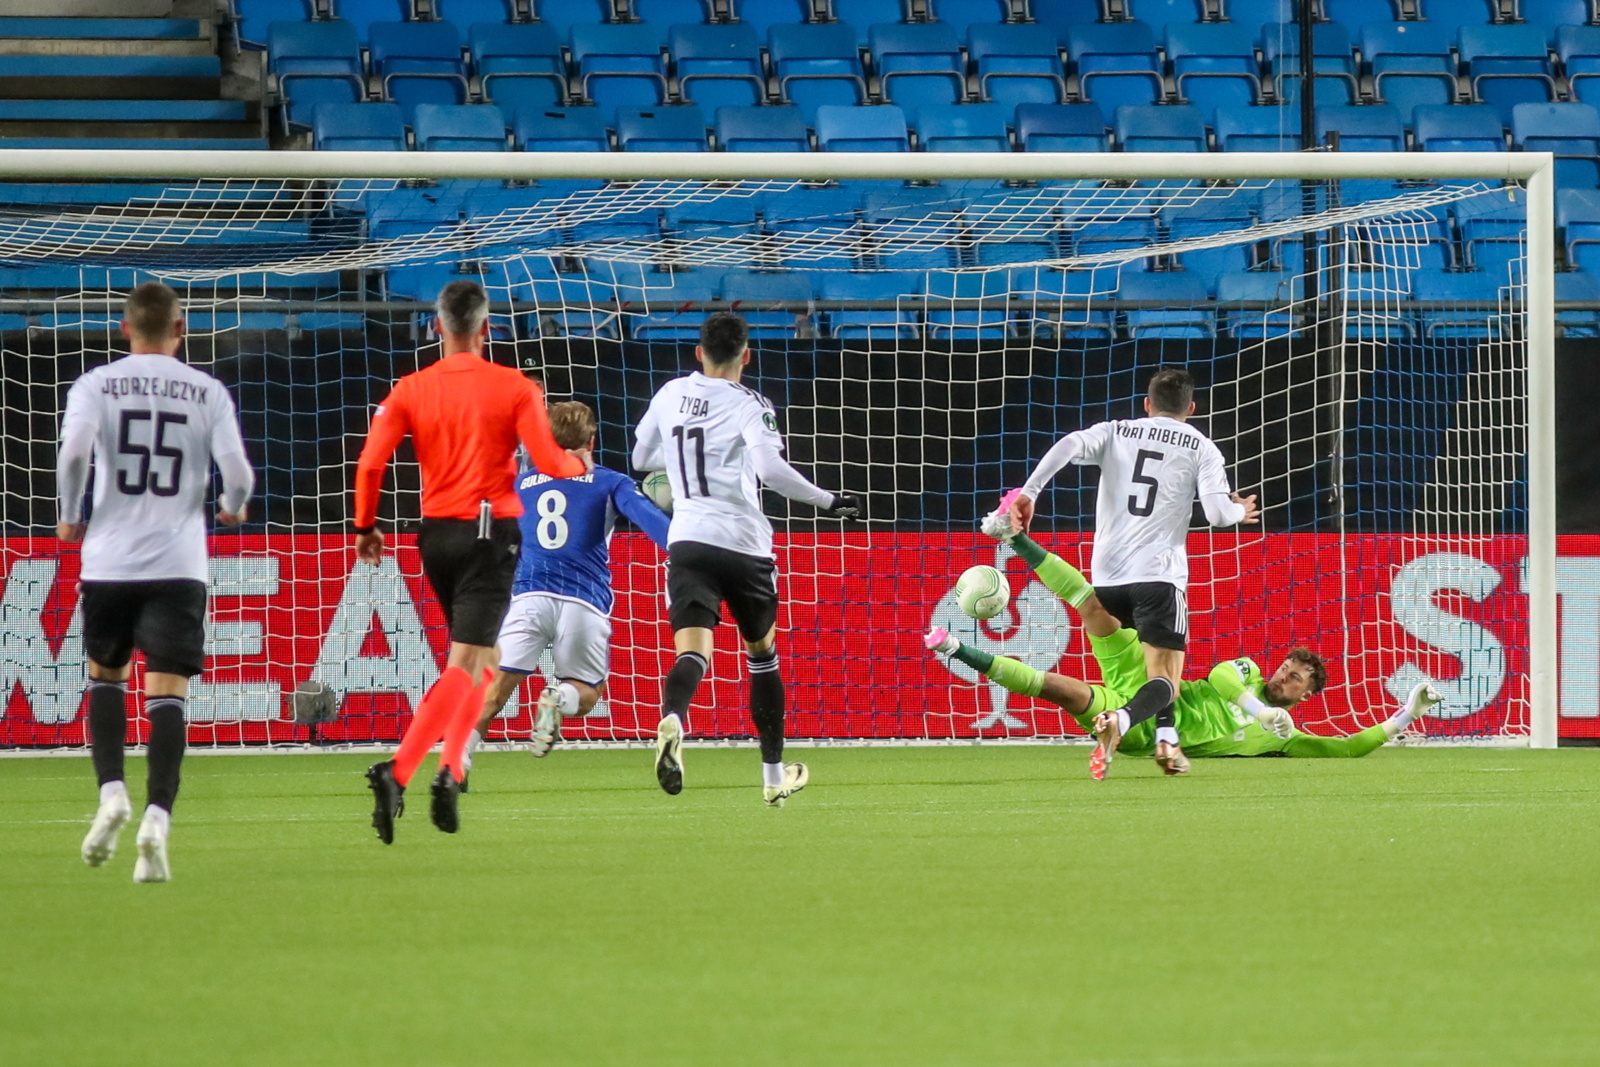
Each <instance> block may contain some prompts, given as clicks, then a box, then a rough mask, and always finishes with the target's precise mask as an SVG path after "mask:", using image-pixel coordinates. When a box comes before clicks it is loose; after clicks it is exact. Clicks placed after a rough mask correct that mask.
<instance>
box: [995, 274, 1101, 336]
mask: <svg viewBox="0 0 1600 1067" xmlns="http://www.w3.org/2000/svg"><path fill="white" fill-rule="evenodd" d="M1118 273H1119V272H1118V271H1117V270H1116V269H1115V268H1104V269H1101V270H1073V271H1058V270H1035V269H1018V270H1014V271H1012V272H1011V291H1012V293H1013V295H1014V297H1015V298H1016V299H1017V300H1019V301H1024V302H1031V305H1025V306H1023V307H1021V308H1019V309H1018V311H1017V313H1016V316H1015V318H1016V320H1017V323H1018V325H1019V326H1025V328H1026V329H1027V330H1028V331H1029V332H1031V333H1035V334H1041V335H1048V336H1051V337H1053V338H1055V339H1056V340H1057V341H1068V340H1092V341H1109V340H1111V338H1112V337H1113V336H1114V335H1115V333H1116V321H1115V319H1114V318H1113V316H1112V314H1111V312H1110V311H1109V310H1098V309H1095V308H1094V307H1093V304H1094V303H1095V302H1098V301H1102V300H1106V299H1109V298H1110V296H1111V294H1112V293H1113V292H1115V291H1116V284H1117V275H1118ZM1079 301H1089V302H1090V305H1091V306H1090V307H1089V308H1083V307H1071V306H1068V305H1069V302H1079Z"/></svg>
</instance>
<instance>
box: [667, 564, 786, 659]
mask: <svg viewBox="0 0 1600 1067" xmlns="http://www.w3.org/2000/svg"><path fill="white" fill-rule="evenodd" d="M724 603H726V604H727V605H728V612H729V613H730V614H731V615H732V616H733V621H734V622H735V623H737V624H738V626H739V636H741V637H743V638H744V639H745V640H746V641H759V640H761V639H762V638H763V637H765V636H767V634H768V633H769V632H771V630H772V627H773V624H774V623H776V622H777V621H778V565H777V564H776V563H774V562H772V560H770V559H762V558H760V557H759V556H747V555H745V554H744V553H743V552H730V551H729V550H728V549H726V548H718V547H717V546H715V545H703V544H701V543H700V542H698V541H677V542H674V543H673V544H672V545H671V546H670V547H669V548H668V549H667V620H668V621H669V622H670V623H671V624H672V632H673V633H677V632H678V631H679V630H687V629H689V628H691V627H695V626H701V627H704V628H706V629H708V630H710V629H714V628H715V627H716V625H717V624H718V623H719V622H721V621H722V605H723V604H724Z"/></svg>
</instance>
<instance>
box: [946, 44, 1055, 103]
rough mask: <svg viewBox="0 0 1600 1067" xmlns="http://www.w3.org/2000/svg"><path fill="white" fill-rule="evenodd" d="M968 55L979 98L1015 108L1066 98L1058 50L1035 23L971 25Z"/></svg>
mask: <svg viewBox="0 0 1600 1067" xmlns="http://www.w3.org/2000/svg"><path fill="white" fill-rule="evenodd" d="M967 55H968V56H970V57H971V59H972V65H973V68H974V72H975V73H976V74H977V76H978V97H979V99H982V100H988V101H992V102H993V103H996V104H1001V105H1003V106H1005V107H1008V108H1011V109H1015V108H1016V106H1017V105H1018V104H1025V103H1033V104H1059V103H1061V102H1062V101H1063V100H1065V99H1066V98H1067V83H1066V79H1065V77H1064V76H1063V75H1064V72H1065V68H1064V67H1062V65H1061V53H1060V51H1059V50H1058V49H1057V47H1056V43H1055V41H1054V40H1053V39H1050V38H1047V37H1045V36H1044V35H1043V34H1041V33H1040V32H1039V28H1038V27H1037V26H1026V25H1016V24H1012V25H994V26H991V25H973V26H972V27H970V28H969V29H968V30H967Z"/></svg>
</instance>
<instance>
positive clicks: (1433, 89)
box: [1361, 22, 1456, 126]
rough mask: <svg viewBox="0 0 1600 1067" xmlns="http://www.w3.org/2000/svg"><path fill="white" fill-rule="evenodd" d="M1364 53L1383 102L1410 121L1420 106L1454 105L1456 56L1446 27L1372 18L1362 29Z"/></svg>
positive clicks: (1362, 50)
mask: <svg viewBox="0 0 1600 1067" xmlns="http://www.w3.org/2000/svg"><path fill="white" fill-rule="evenodd" d="M1361 54H1362V55H1363V56H1364V57H1365V58H1366V60H1367V66H1368V69H1369V70H1370V72H1371V74H1372V86H1373V91H1374V92H1375V93H1376V94H1377V97H1378V101H1379V102H1380V103H1385V104H1388V105H1390V106H1391V107H1393V108H1394V109H1395V110H1396V111H1398V112H1400V120H1401V121H1402V122H1404V123H1405V124H1406V125H1408V126H1409V125H1411V120H1412V114H1413V112H1414V111H1415V110H1416V108H1417V107H1418V106H1419V105H1427V104H1453V103H1455V99H1456V60H1455V56H1453V55H1452V54H1451V52H1450V39H1449V38H1448V37H1447V36H1445V31H1444V30H1443V29H1441V28H1440V27H1438V26H1435V25H1433V24H1431V23H1427V22H1369V23H1367V24H1366V25H1365V26H1363V27H1361Z"/></svg>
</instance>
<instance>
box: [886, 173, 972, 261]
mask: <svg viewBox="0 0 1600 1067" xmlns="http://www.w3.org/2000/svg"><path fill="white" fill-rule="evenodd" d="M963 206H965V205H964V202H963V201H962V200H960V199H957V198H953V197H952V195H951V194H950V193H949V192H947V191H946V190H944V189H943V188H935V187H916V188H913V187H907V186H899V187H892V188H890V189H887V190H881V191H876V192H872V191H869V192H867V193H865V194H863V196H862V198H861V216H862V225H863V226H864V227H865V229H866V233H867V240H868V242H869V243H870V244H872V245H873V246H875V247H876V249H877V263H878V265H879V266H881V267H884V268H886V269H889V270H949V269H951V268H954V267H957V266H960V253H959V251H958V246H959V245H961V244H962V243H963V238H964V235H963V233H962V230H961V224H960V222H959V217H958V216H959V212H960V210H961V208H962V207H963ZM906 237H912V238H913V239H914V240H915V243H916V244H917V245H918V246H919V247H915V248H913V247H906V246H905V244H904V243H903V240H904V238H906ZM930 284H931V283H930Z"/></svg>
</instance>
